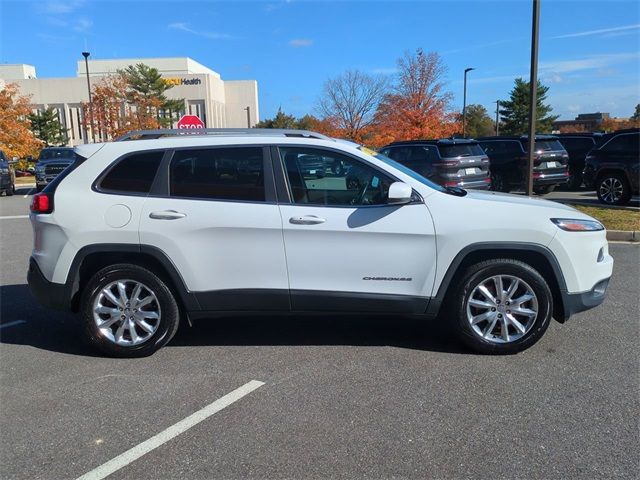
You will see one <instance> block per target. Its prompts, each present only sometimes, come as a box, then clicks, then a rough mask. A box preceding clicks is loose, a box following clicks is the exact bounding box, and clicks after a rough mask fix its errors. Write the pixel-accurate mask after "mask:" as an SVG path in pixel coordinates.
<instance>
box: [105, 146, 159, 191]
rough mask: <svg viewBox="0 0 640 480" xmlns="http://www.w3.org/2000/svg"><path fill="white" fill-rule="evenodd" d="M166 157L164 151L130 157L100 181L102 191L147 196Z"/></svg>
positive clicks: (125, 158) (119, 163)
mask: <svg viewBox="0 0 640 480" xmlns="http://www.w3.org/2000/svg"><path fill="white" fill-rule="evenodd" d="M163 155H164V151H163V150H159V151H155V152H140V153H134V154H132V155H128V156H126V157H124V158H123V159H122V160H120V161H119V162H118V163H117V164H116V165H115V166H114V167H112V168H111V170H109V171H108V172H107V174H106V175H105V176H104V178H103V179H102V180H101V181H100V184H99V186H98V187H99V188H100V189H101V190H109V191H113V192H128V193H141V194H147V193H149V191H150V190H151V185H152V184H153V179H154V178H155V177H156V172H157V171H158V167H159V166H160V161H161V160H162V156H163Z"/></svg>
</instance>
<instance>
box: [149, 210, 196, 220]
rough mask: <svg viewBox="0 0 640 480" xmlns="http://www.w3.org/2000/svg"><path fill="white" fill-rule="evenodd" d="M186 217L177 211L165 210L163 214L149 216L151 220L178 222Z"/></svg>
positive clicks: (157, 213)
mask: <svg viewBox="0 0 640 480" xmlns="http://www.w3.org/2000/svg"><path fill="white" fill-rule="evenodd" d="M186 216H187V215H186V214H185V213H180V212H176V211H175V210H163V211H162V212H151V213H150V214H149V218H153V219H154V220H178V219H179V218H184V217H186Z"/></svg>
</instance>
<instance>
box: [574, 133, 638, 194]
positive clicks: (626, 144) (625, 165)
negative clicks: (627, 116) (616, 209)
mask: <svg viewBox="0 0 640 480" xmlns="http://www.w3.org/2000/svg"><path fill="white" fill-rule="evenodd" d="M639 176H640V128H632V129H628V130H618V131H617V132H613V133H609V134H607V135H605V136H603V137H602V139H601V141H600V143H599V144H598V146H597V147H595V148H594V149H593V150H591V151H590V152H589V154H588V155H587V158H586V160H585V166H584V172H583V177H584V183H585V185H587V186H588V187H595V189H596V193H597V194H598V199H599V200H600V201H601V202H602V203H606V204H609V205H626V204H627V203H629V200H631V196H632V195H637V194H638V177H639Z"/></svg>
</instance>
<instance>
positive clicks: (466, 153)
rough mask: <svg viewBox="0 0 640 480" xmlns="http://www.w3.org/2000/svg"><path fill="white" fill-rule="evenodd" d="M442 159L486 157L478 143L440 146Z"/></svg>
mask: <svg viewBox="0 0 640 480" xmlns="http://www.w3.org/2000/svg"><path fill="white" fill-rule="evenodd" d="M438 150H439V151H440V156H441V157H442V158H457V157H475V156H484V152H483V151H482V148H480V145H478V144H477V143H465V144H460V145H438Z"/></svg>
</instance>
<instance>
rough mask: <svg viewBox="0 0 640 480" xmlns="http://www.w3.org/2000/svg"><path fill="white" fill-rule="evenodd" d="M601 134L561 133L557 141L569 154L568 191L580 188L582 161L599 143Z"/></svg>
mask: <svg viewBox="0 0 640 480" xmlns="http://www.w3.org/2000/svg"><path fill="white" fill-rule="evenodd" d="M602 135H603V134H602V133H561V134H559V135H558V140H560V143H561V144H562V146H563V147H564V149H565V150H566V151H567V153H568V154H569V180H568V181H567V186H568V187H569V189H570V190H578V189H579V188H580V187H581V186H582V171H583V170H584V160H585V158H586V157H587V154H588V153H589V152H590V151H591V149H592V148H593V147H595V146H596V145H598V144H599V143H600V140H601V139H602Z"/></svg>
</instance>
